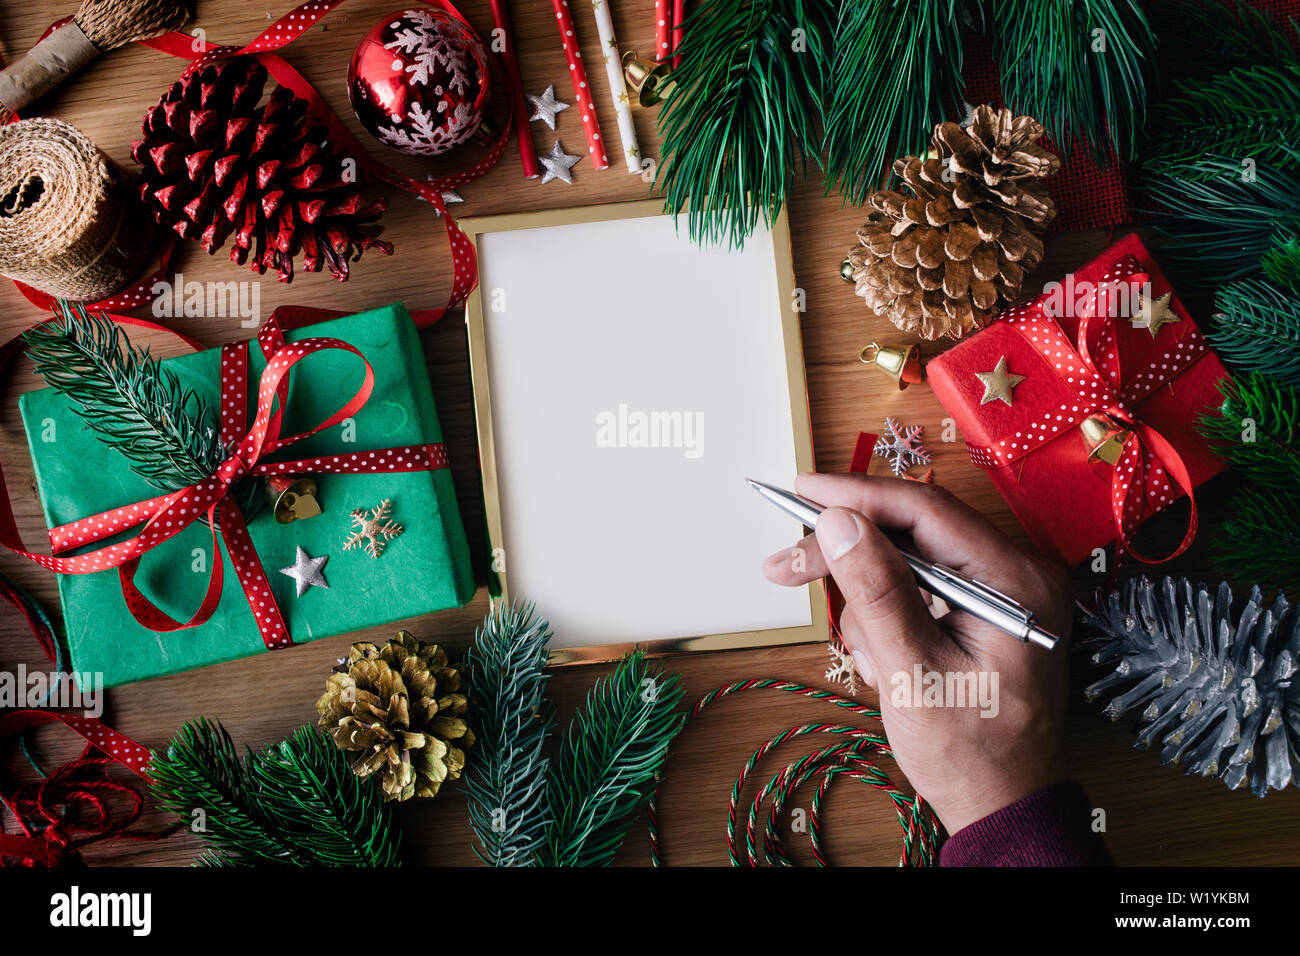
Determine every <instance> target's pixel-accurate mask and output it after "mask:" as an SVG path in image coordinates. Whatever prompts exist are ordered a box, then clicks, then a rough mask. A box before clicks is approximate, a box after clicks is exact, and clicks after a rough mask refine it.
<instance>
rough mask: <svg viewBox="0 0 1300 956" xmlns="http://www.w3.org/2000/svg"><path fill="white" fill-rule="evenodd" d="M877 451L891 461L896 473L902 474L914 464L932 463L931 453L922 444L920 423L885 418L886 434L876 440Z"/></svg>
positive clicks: (891, 466)
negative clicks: (914, 423) (899, 422)
mask: <svg viewBox="0 0 1300 956" xmlns="http://www.w3.org/2000/svg"><path fill="white" fill-rule="evenodd" d="M874 450H875V453H876V454H877V455H879V456H880V457H881V458H884V459H885V460H886V461H888V462H889V467H890V468H892V469H893V471H894V474H896V475H901V474H903V473H904V472H906V471H907V469H909V468H911V467H912V466H913V465H928V464H930V453H929V452H927V451H926V450H925V448H924V446H922V444H921V426H920V425H899V424H898V422H896V421H894V419H892V418H886V419H885V434H883V435H881V436H880V438H878V439H877V440H876V447H875V449H874Z"/></svg>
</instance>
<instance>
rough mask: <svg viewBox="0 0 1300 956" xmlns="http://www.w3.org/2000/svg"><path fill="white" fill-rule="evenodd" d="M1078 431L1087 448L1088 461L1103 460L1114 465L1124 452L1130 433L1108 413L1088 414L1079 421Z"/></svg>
mask: <svg viewBox="0 0 1300 956" xmlns="http://www.w3.org/2000/svg"><path fill="white" fill-rule="evenodd" d="M1079 432H1080V433H1081V434H1082V435H1083V443H1084V445H1086V446H1087V448H1088V461H1104V462H1105V463H1106V464H1108V465H1114V464H1115V463H1116V462H1118V461H1119V456H1120V455H1122V454H1123V453H1124V443H1125V442H1126V441H1128V439H1129V436H1130V435H1131V434H1132V432H1130V431H1129V430H1128V429H1127V428H1122V427H1121V426H1120V425H1119V424H1118V423H1117V422H1116V421H1115V420H1114V419H1113V418H1111V417H1110V416H1109V415H1102V414H1099V413H1098V414H1094V415H1089V416H1088V417H1087V418H1085V419H1084V420H1083V421H1081V422H1080V423H1079Z"/></svg>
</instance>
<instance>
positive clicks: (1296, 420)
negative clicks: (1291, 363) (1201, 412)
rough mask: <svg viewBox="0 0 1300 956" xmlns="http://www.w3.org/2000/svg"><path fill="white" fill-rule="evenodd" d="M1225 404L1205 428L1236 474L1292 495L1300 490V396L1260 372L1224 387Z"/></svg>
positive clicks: (1205, 420)
mask: <svg viewBox="0 0 1300 956" xmlns="http://www.w3.org/2000/svg"><path fill="white" fill-rule="evenodd" d="M1219 390H1220V391H1221V392H1222V393H1223V403H1222V404H1221V405H1220V406H1219V407H1218V408H1216V409H1214V410H1213V411H1212V412H1209V413H1207V414H1206V415H1205V416H1204V417H1203V418H1202V419H1201V421H1200V422H1199V428H1200V431H1201V434H1203V435H1204V436H1205V437H1206V438H1207V439H1209V441H1210V444H1211V445H1212V447H1213V448H1214V450H1215V451H1216V452H1218V453H1219V454H1220V455H1221V456H1223V457H1224V458H1225V459H1226V460H1227V461H1228V462H1229V464H1231V465H1232V467H1233V468H1235V469H1237V470H1238V471H1240V472H1241V473H1242V474H1244V475H1245V476H1246V477H1247V478H1249V479H1250V480H1251V481H1253V482H1255V483H1256V484H1259V485H1263V486H1265V487H1268V488H1272V489H1274V490H1275V491H1278V492H1283V493H1286V494H1292V493H1295V492H1296V491H1297V490H1300V394H1298V393H1297V392H1296V390H1295V389H1294V388H1291V387H1290V386H1288V385H1284V384H1282V383H1281V382H1278V381H1276V380H1274V379H1271V378H1269V377H1268V376H1266V375H1261V374H1260V373H1259V372H1249V373H1246V374H1244V375H1238V376H1233V377H1231V378H1228V379H1226V380H1224V381H1223V382H1222V383H1220V385H1219Z"/></svg>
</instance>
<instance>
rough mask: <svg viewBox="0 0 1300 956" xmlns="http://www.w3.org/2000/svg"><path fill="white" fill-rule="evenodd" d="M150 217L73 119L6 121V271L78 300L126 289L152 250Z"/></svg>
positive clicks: (2, 162)
mask: <svg viewBox="0 0 1300 956" xmlns="http://www.w3.org/2000/svg"><path fill="white" fill-rule="evenodd" d="M151 233H152V223H151V221H150V220H149V218H148V217H147V215H146V211H145V210H144V209H143V207H142V206H141V205H140V204H139V202H138V201H137V200H136V198H135V196H134V195H132V193H131V190H130V189H129V188H128V187H127V186H126V184H125V183H123V181H122V179H121V177H120V176H119V175H118V174H117V172H116V171H115V170H114V169H113V167H112V165H111V164H110V163H109V161H108V157H106V156H105V155H104V154H103V153H101V152H100V151H99V150H98V149H97V148H96V146H95V144H94V143H92V142H91V141H90V140H89V139H87V138H86V136H85V134H84V133H82V132H81V131H80V130H78V129H77V128H76V127H74V126H70V125H68V124H67V123H64V122H62V121H61V120H56V119H29V120H23V121H21V122H18V123H11V124H9V125H8V126H4V127H2V128H0V274H3V275H6V276H8V277H9V278H11V279H17V280H19V281H20V282H25V283H27V284H28V285H30V286H33V287H34V288H37V289H40V290H41V291H42V292H48V293H49V294H50V295H53V296H57V297H59V298H64V299H72V300H75V301H79V302H93V301H96V300H98V299H104V298H107V297H108V296H110V295H112V294H113V293H114V292H117V291H119V290H121V289H122V288H123V287H124V286H125V285H126V284H127V283H128V282H130V281H131V279H133V278H134V277H135V276H136V275H137V274H138V273H139V272H140V270H141V269H142V268H143V267H144V265H145V263H146V262H147V261H148V258H149V239H150V235H151Z"/></svg>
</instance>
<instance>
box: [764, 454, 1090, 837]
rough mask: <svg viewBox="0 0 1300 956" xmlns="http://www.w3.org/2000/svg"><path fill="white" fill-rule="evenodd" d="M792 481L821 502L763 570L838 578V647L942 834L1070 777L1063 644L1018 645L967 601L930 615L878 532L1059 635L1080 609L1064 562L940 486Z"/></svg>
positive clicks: (850, 478) (804, 579)
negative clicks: (968, 609) (903, 536)
mask: <svg viewBox="0 0 1300 956" xmlns="http://www.w3.org/2000/svg"><path fill="white" fill-rule="evenodd" d="M795 490H796V491H797V492H798V493H799V494H800V495H803V496H804V497H806V498H809V499H811V500H813V501H816V502H818V503H820V504H822V505H825V506H826V511H825V512H823V513H822V515H821V517H820V518H819V519H818V521H817V529H816V531H815V532H814V533H813V534H810V535H808V537H806V538H804V540H803V541H802V542H800V543H799V544H797V545H795V546H794V547H793V548H787V549H786V550H784V551H781V552H779V553H777V554H774V555H772V556H771V557H770V558H768V559H767V561H766V562H765V563H764V565H763V572H764V574H766V575H767V577H768V578H769V579H770V580H772V581H774V582H776V583H778V584H784V585H789V586H798V585H803V584H807V583H808V582H809V581H813V580H815V579H817V578H820V577H824V576H826V574H827V573H829V574H830V575H831V576H832V577H833V578H834V579H835V583H836V584H838V585H839V589H840V591H841V592H842V593H843V595H844V600H845V607H844V612H843V614H842V616H841V619H840V630H841V633H842V634H843V635H844V643H845V645H846V646H847V648H848V649H849V650H850V651H851V652H852V654H853V659H854V661H855V663H856V665H857V669H858V672H859V674H860V675H861V677H862V679H863V680H864V681H866V683H867V684H869V685H870V686H872V687H873V688H875V689H876V690H877V692H878V693H879V695H880V711H881V716H882V719H883V721H884V724H885V731H886V733H887V734H888V735H889V743H890V746H891V747H892V749H893V752H894V757H895V759H896V760H897V761H898V766H899V768H900V769H901V770H902V771H903V773H904V774H906V776H907V779H908V780H909V781H911V783H912V786H913V787H915V788H916V791H917V792H918V793H919V794H921V795H922V796H923V797H925V799H926V800H927V801H928V802H929V803H930V805H931V806H932V807H933V808H934V811H935V813H936V814H937V815H938V817H939V819H940V820H942V821H943V824H944V826H945V827H946V828H947V829H948V832H949V833H955V832H957V831H958V830H960V829H962V828H963V827H966V826H968V825H969V824H971V823H974V822H975V821H976V820H979V819H981V818H982V817H985V816H988V815H989V814H990V813H993V812H995V811H997V810H1000V809H1002V808H1003V807H1005V806H1007V805H1009V804H1011V803H1014V802H1015V801H1017V800H1019V799H1021V798H1022V797H1026V796H1028V795H1029V794H1031V793H1034V792H1035V791H1037V790H1041V789H1042V788H1043V787H1046V786H1049V785H1051V784H1054V783H1059V782H1061V781H1062V780H1064V779H1065V778H1066V770H1065V732H1064V723H1065V703H1066V694H1067V691H1068V684H1069V677H1068V671H1067V660H1066V657H1067V653H1068V649H1067V647H1066V646H1065V642H1063V643H1062V645H1061V646H1058V647H1057V648H1056V649H1054V650H1051V651H1048V650H1044V649H1043V648H1041V647H1038V646H1036V645H1033V644H1024V643H1020V642H1019V641H1017V640H1016V639H1015V638H1013V637H1011V636H1010V635H1008V634H1006V633H1005V632H1004V631H1001V630H999V629H998V628H995V627H993V626H992V625H989V624H986V623H984V622H983V621H981V620H979V619H978V618H975V617H972V616H971V615H969V614H966V613H965V612H962V611H955V610H954V611H951V612H949V613H948V614H946V615H944V616H943V617H942V618H940V619H938V620H936V619H935V618H934V616H933V615H932V614H931V612H930V609H929V607H927V601H926V598H928V595H925V596H924V597H923V592H921V591H920V590H919V589H918V588H917V586H916V579H915V578H914V577H913V576H912V572H911V570H910V569H909V568H908V566H907V564H906V563H905V562H904V560H903V558H902V555H900V554H899V553H898V550H897V549H896V548H895V547H894V546H893V545H892V544H891V543H890V542H889V540H888V539H887V538H886V537H885V535H884V534H883V533H882V532H881V529H882V528H885V529H888V530H891V531H898V532H904V533H907V534H910V535H911V536H912V539H913V541H914V542H915V544H916V551H917V553H919V554H920V555H921V556H922V557H924V558H926V559H927V560H929V561H934V562H936V563H939V564H944V565H946V566H948V567H950V568H952V569H953V570H955V571H960V572H961V573H962V574H965V575H966V576H967V577H970V578H974V579H975V580H978V581H981V582H982V583H984V584H988V585H991V586H992V587H995V588H997V589H998V590H999V591H1002V592H1003V593H1005V594H1008V595H1010V596H1011V597H1013V598H1015V599H1016V600H1018V601H1020V602H1021V603H1022V604H1024V605H1025V606H1026V607H1028V608H1029V609H1030V610H1032V611H1033V612H1034V613H1035V614H1036V615H1037V616H1038V621H1039V623H1040V624H1041V625H1042V626H1043V627H1045V628H1046V629H1048V630H1049V631H1053V632H1055V633H1057V634H1060V635H1062V636H1063V637H1065V636H1068V632H1069V629H1070V624H1071V618H1072V615H1071V592H1072V588H1071V585H1070V580H1069V576H1068V574H1067V573H1066V571H1065V568H1063V567H1061V566H1060V565H1057V564H1055V563H1052V562H1050V561H1048V560H1046V559H1045V558H1042V557H1040V556H1037V555H1031V554H1028V553H1026V552H1024V551H1022V550H1020V549H1019V548H1017V547H1016V546H1015V545H1014V544H1013V543H1012V542H1011V540H1010V539H1009V538H1008V537H1007V536H1006V535H1004V534H1003V533H1002V532H1001V531H999V530H998V529H997V528H995V527H994V526H993V525H992V524H991V523H990V522H989V521H988V520H987V519H986V518H984V516H982V515H980V514H979V513H977V512H976V511H974V510H973V509H972V508H970V507H968V506H967V505H965V504H963V503H962V502H960V501H958V500H957V499H956V498H954V497H953V496H952V495H951V494H949V493H948V492H947V491H945V490H944V489H942V488H940V487H938V486H937V485H929V484H921V483H919V482H909V481H904V480H902V479H897V478H874V477H866V476H857V475H816V474H810V475H800V476H799V477H798V479H797V480H796V481H795ZM918 669H919V670H918ZM918 673H919V675H920V679H919V680H918ZM931 674H937V675H938V680H941V681H942V685H939V686H938V687H937V690H936V689H935V687H936V685H935V683H934V681H935V678H932V677H930V676H929V675H931ZM972 675H973V676H972ZM918 684H919V685H920V686H917V685H918ZM963 692H970V693H968V694H967V693H963ZM936 700H937V702H938V703H937V704H936V702H935V701H936Z"/></svg>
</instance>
